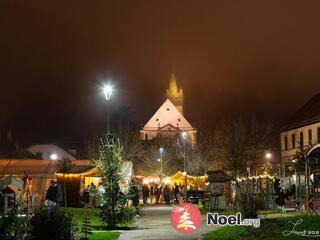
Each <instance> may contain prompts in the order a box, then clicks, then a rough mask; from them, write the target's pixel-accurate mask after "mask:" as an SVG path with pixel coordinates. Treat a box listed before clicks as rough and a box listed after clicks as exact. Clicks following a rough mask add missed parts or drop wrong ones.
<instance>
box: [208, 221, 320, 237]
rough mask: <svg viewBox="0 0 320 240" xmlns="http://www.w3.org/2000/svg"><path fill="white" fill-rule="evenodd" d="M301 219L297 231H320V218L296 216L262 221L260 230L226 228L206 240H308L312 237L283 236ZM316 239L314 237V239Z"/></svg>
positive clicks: (242, 227) (209, 234) (215, 232)
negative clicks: (307, 239)
mask: <svg viewBox="0 0 320 240" xmlns="http://www.w3.org/2000/svg"><path fill="white" fill-rule="evenodd" d="M299 219H303V222H302V223H301V224H299V225H297V226H296V227H295V230H296V231H303V230H306V231H320V227H319V222H320V216H305V217H303V216H302V215H300V216H294V217H279V218H273V219H263V220H261V226H260V227H259V228H254V227H245V226H225V227H222V228H219V229H218V230H216V231H212V232H210V233H208V234H207V235H206V237H205V240H211V239H226V240H233V239H239V240H243V239H247V240H254V239H265V240H266V239H272V240H278V239H279V240H280V239H283V240H284V239H286V240H287V239H306V238H310V237H305V236H304V237H303V236H297V235H294V234H291V235H289V236H283V235H282V233H283V231H285V230H289V231H291V230H292V228H293V224H292V223H290V222H289V221H291V222H293V223H296V222H297V221H298V220H299ZM313 238H314V237H313Z"/></svg>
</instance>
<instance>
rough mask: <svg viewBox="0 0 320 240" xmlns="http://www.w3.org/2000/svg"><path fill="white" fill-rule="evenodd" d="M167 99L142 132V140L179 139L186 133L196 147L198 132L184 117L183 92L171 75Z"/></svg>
mask: <svg viewBox="0 0 320 240" xmlns="http://www.w3.org/2000/svg"><path fill="white" fill-rule="evenodd" d="M166 97H167V99H166V100H165V102H164V103H163V104H162V105H161V106H160V108H159V109H158V110H157V111H156V112H155V114H154V115H153V116H152V117H151V118H150V120H149V121H148V122H147V123H146V125H144V127H143V128H142V129H141V130H140V136H141V139H143V140H152V139H154V138H156V137H157V136H158V135H167V136H172V137H177V136H181V133H182V132H186V133H187V134H188V135H187V136H188V141H190V142H191V144H192V146H195V144H196V134H197V130H196V129H195V128H193V127H192V125H191V124H190V123H189V122H188V120H187V119H186V118H185V116H184V115H183V91H182V89H181V88H180V89H179V88H178V86H177V81H176V78H175V76H174V75H171V79H170V84H169V88H168V89H167V91H166Z"/></svg>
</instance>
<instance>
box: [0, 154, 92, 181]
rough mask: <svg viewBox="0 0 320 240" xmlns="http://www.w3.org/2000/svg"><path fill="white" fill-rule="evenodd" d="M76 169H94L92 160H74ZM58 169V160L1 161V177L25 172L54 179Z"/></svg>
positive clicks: (20, 175)
mask: <svg viewBox="0 0 320 240" xmlns="http://www.w3.org/2000/svg"><path fill="white" fill-rule="evenodd" d="M72 163H73V164H74V166H75V168H76V169H78V167H79V170H80V168H82V167H83V168H87V167H89V166H90V167H92V161H91V160H73V161H72ZM57 169H58V161H57V160H42V159H41V160H38V159H37V160H36V159H0V176H8V175H9V176H19V177H22V176H24V175H25V172H26V173H27V174H28V175H29V176H31V177H33V176H44V175H45V176H47V177H49V178H50V177H53V176H54V174H55V173H56V172H57Z"/></svg>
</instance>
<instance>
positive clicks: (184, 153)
mask: <svg viewBox="0 0 320 240" xmlns="http://www.w3.org/2000/svg"><path fill="white" fill-rule="evenodd" d="M181 135H182V139H183V175H184V185H185V201H187V169H186V140H187V137H188V134H187V133H186V132H182V134H181Z"/></svg>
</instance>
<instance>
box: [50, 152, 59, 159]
mask: <svg viewBox="0 0 320 240" xmlns="http://www.w3.org/2000/svg"><path fill="white" fill-rule="evenodd" d="M57 159H58V155H57V154H55V153H52V154H50V160H57Z"/></svg>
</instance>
